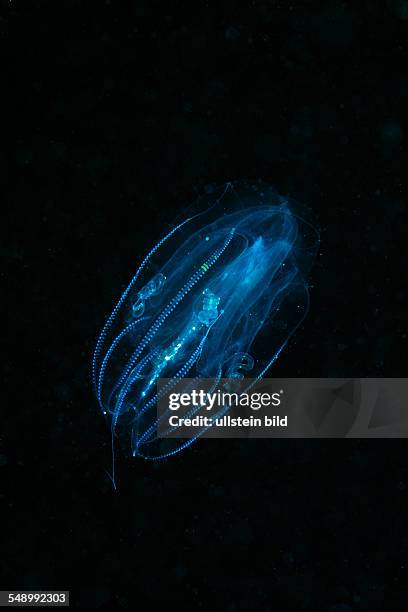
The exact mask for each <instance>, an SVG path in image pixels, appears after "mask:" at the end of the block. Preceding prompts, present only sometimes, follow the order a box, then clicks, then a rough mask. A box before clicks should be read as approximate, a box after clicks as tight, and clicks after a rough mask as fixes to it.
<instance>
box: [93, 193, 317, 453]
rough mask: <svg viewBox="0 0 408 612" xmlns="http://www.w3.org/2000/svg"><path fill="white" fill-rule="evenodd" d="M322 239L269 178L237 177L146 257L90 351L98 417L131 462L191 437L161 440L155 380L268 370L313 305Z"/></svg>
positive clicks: (233, 375)
mask: <svg viewBox="0 0 408 612" xmlns="http://www.w3.org/2000/svg"><path fill="white" fill-rule="evenodd" d="M317 244H318V235H317V232H316V230H315V228H314V224H313V223H312V222H311V221H310V213H309V212H308V211H306V210H300V209H299V207H298V206H297V205H296V206H295V205H294V204H293V203H291V201H289V200H288V199H287V198H285V197H282V196H280V195H279V194H278V193H277V192H276V191H275V190H274V189H273V188H272V187H270V186H268V185H266V184H265V183H262V182H256V183H255V182H254V183H247V182H236V183H235V182H234V183H228V184H226V185H224V186H222V187H220V188H214V189H210V188H209V189H208V190H207V192H206V194H205V196H202V197H200V198H199V199H198V201H197V202H196V203H195V205H194V214H191V215H190V216H187V218H185V220H183V221H182V222H181V223H179V224H178V225H175V226H174V228H173V229H172V230H171V231H170V232H169V233H168V234H167V235H166V236H164V237H163V238H162V239H161V240H160V241H159V242H158V243H157V244H156V245H155V246H154V247H153V248H152V249H151V250H150V251H149V252H148V254H147V255H146V256H145V258H144V259H143V261H142V263H141V264H140V266H139V267H138V269H137V271H136V274H135V275H134V276H133V278H132V280H131V281H130V283H129V285H128V287H127V288H126V290H125V291H124V292H123V294H122V296H121V297H120V299H119V301H118V303H117V304H116V306H115V308H114V309H113V312H112V314H111V315H110V316H109V318H108V319H107V322H106V324H105V326H104V327H103V329H102V331H101V333H100V336H99V339H98V341H97V344H96V348H95V352H94V356H93V382H94V387H95V393H96V396H97V398H98V402H99V404H100V407H101V410H102V412H103V413H104V414H105V415H107V416H108V417H109V419H110V422H111V427H112V432H113V434H114V435H116V434H120V435H121V436H125V437H127V438H128V442H129V444H130V446H131V449H132V453H133V454H134V455H140V456H143V457H146V458H152V459H157V458H163V457H167V456H169V455H172V454H174V453H176V452H178V451H180V450H181V449H183V448H186V447H187V446H188V445H190V444H191V443H192V442H193V440H191V439H189V440H173V441H172V444H173V446H172V447H171V448H169V446H168V441H167V440H166V444H167V446H164V442H163V440H160V439H158V438H157V432H156V429H157V415H156V403H157V399H158V396H157V386H156V383H157V379H158V378H159V377H160V378H168V379H172V380H173V381H175V380H180V379H183V378H187V377H188V378H195V377H198V378H214V379H219V378H246V377H250V378H251V379H259V378H261V377H262V376H264V375H265V373H266V372H267V371H268V370H269V368H270V367H271V365H272V364H273V363H274V361H275V360H276V359H277V357H278V355H279V353H280V352H281V350H282V348H283V346H284V345H285V344H286V342H287V341H288V339H289V337H290V336H291V335H292V334H293V332H294V330H295V329H296V328H297V327H298V325H299V323H300V322H301V321H302V320H303V318H304V316H305V314H306V312H307V310H308V302H309V300H308V289H307V283H306V275H307V273H308V271H309V269H310V266H311V263H312V260H313V258H314V255H315V253H316V248H317ZM169 384H170V385H171V382H170V383H169Z"/></svg>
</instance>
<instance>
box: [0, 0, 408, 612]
mask: <svg viewBox="0 0 408 612" xmlns="http://www.w3.org/2000/svg"><path fill="white" fill-rule="evenodd" d="M0 14H1V18H0V31H1V44H2V53H1V55H2V63H3V68H2V76H1V86H2V98H3V100H6V101H7V100H8V101H9V102H10V106H9V107H8V108H7V110H4V111H3V113H2V119H3V121H2V124H3V129H2V131H3V137H2V143H3V146H2V147H1V157H0V161H1V180H2V185H3V188H2V194H3V197H2V204H3V206H2V226H3V229H4V230H5V232H4V233H5V236H4V239H3V241H2V255H3V259H4V261H3V265H2V277H3V280H5V282H6V288H5V291H4V293H3V305H4V306H5V308H6V312H5V315H4V316H3V335H4V336H5V337H6V346H5V348H4V349H3V351H4V352H3V357H4V358H5V359H4V366H3V374H4V376H3V379H4V383H3V388H4V394H3V402H2V404H3V422H4V425H5V426H4V430H3V433H2V436H1V438H2V443H3V445H4V446H3V449H2V451H1V455H0V471H1V472H0V473H1V495H2V502H3V505H4V510H5V516H4V520H3V521H2V527H3V534H2V539H1V557H2V564H3V569H2V579H1V588H4V589H8V588H16V589H17V588H20V589H70V590H71V600H72V605H74V606H78V605H88V606H91V607H105V606H108V605H110V604H116V605H117V606H118V607H119V608H120V607H123V608H127V607H135V606H138V605H139V606H142V605H143V606H145V605H152V606H153V605H168V604H169V602H171V603H172V604H175V605H182V603H183V602H187V603H188V604H189V606H191V607H192V608H193V609H195V608H202V609H206V608H207V607H208V605H209V604H208V602H209V600H212V602H213V604H212V605H213V607H215V609H222V610H229V611H231V612H233V611H235V610H237V611H238V610H253V609H254V610H285V609H289V608H290V606H292V607H294V609H297V610H314V611H318V610H324V611H325V610H327V611H328V612H350V611H351V610H353V611H354V610H356V611H358V610H370V611H372V610H401V611H402V610H406V609H407V605H408V587H407V586H406V585H407V583H406V566H407V553H408V525H407V520H406V517H407V503H406V502H407V486H408V473H407V472H408V470H407V460H406V458H407V452H406V443H405V441H403V440H401V441H374V440H372V441H365V442H362V441H361V442H360V441H340V440H339V441H324V442H323V441H321V442H318V441H309V442H307V441H303V442H300V441H252V442H246V441H239V440H236V441H222V440H218V441H215V440H204V441H201V442H200V443H198V444H196V445H195V446H194V447H193V448H192V449H191V450H189V451H187V452H185V453H184V454H181V455H179V456H177V457H176V458H174V459H172V460H170V461H168V462H166V463H144V462H143V461H141V460H140V461H130V460H129V459H127V458H126V456H125V454H124V453H123V455H122V454H121V455H119V457H118V465H117V478H118V490H117V491H116V492H115V491H114V490H113V488H112V485H111V482H110V479H109V476H108V472H109V471H110V468H111V465H110V462H111V457H110V437H109V431H108V428H107V426H106V424H105V423H104V422H103V420H102V419H101V418H100V416H99V414H98V411H97V407H96V403H95V400H94V398H93V396H92V390H91V387H90V382H89V365H90V358H91V353H92V347H93V343H94V340H95V338H96V335H97V331H98V329H99V328H100V326H101V324H102V323H103V320H104V318H105V316H106V314H107V313H108V312H109V310H110V308H111V306H112V304H113V301H114V299H115V298H116V296H117V295H118V294H119V293H120V292H121V290H122V289H123V288H124V286H125V285H126V283H127V281H128V279H129V278H130V276H131V275H132V273H133V271H134V269H135V268H136V266H137V264H138V262H140V260H141V258H142V256H143V254H144V253H145V252H146V250H147V249H148V248H149V247H150V246H151V245H152V244H153V243H154V242H155V240H157V238H158V237H160V236H161V235H163V233H165V231H166V230H168V228H170V227H171V226H172V223H173V221H174V218H175V217H176V216H178V215H180V214H182V212H183V208H184V207H185V206H186V205H187V204H189V203H190V202H191V201H192V200H193V199H194V198H195V197H196V195H197V193H202V190H203V188H204V186H205V184H207V183H209V182H216V183H223V182H225V181H228V180H233V179H240V178H249V179H257V178H263V179H264V180H265V181H268V182H270V183H272V184H274V185H275V186H276V188H277V189H278V191H280V192H281V193H284V194H289V195H292V196H294V197H296V198H297V199H299V200H300V201H302V202H305V203H307V204H308V205H309V206H310V207H311V208H312V209H313V210H314V211H315V213H316V214H317V215H318V218H319V221H320V225H321V229H322V234H321V239H322V242H321V248H320V252H319V256H318V259H317V262H316V264H315V266H314V268H313V271H312V279H311V285H312V288H311V309H310V313H309V315H308V317H307V319H306V320H305V322H304V324H303V325H302V327H301V328H300V329H299V330H298V332H297V334H296V336H295V337H294V338H293V340H292V341H291V342H290V343H289V345H288V347H287V348H286V349H285V350H284V352H283V354H282V355H281V357H280V359H279V361H278V362H277V364H276V366H275V370H274V372H276V373H277V374H278V375H279V376H280V377H285V376H286V377H287V376H317V377H319V376H320V377H324V376H355V377H359V376H362V377H364V376H389V377H390V376H404V375H406V342H407V336H406V333H407V308H406V301H407V291H406V264H407V258H406V254H405V253H404V250H403V247H404V242H405V236H406V210H407V193H406V181H405V175H406V172H407V159H408V156H407V152H406V150H405V149H404V146H406V130H407V125H406V118H407V111H406V108H407V104H408V76H407V70H406V68H407V56H408V53H407V44H408V43H407V37H408V21H407V19H408V3H407V2H406V1H403V0H395V1H391V2H388V3H386V2H374V1H368V0H365V1H361V2H347V3H345V2H340V1H335V0H333V1H330V0H329V1H328V2H321V3H312V2H303V3H301V2H293V3H291V4H290V3H286V2H281V3H279V2H273V1H270V2H267V1H259V2H258V1H255V0H254V1H253V2H239V3H238V2H231V1H223V0H220V1H218V2H211V3H210V2H201V1H199V0H195V1H194V2H190V3H187V2H186V3H158V2H154V1H152V2H146V1H145V2H129V3H126V2H115V1H113V0H111V2H102V1H101V2H95V3H94V2H85V1H79V0H78V1H71V2H61V1H58V2H34V1H33V2H27V3H24V2H19V1H17V0H11V1H10V2H5V1H3V2H2V4H1V13H0ZM271 375H273V372H271ZM142 602H144V603H143V604H142Z"/></svg>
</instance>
